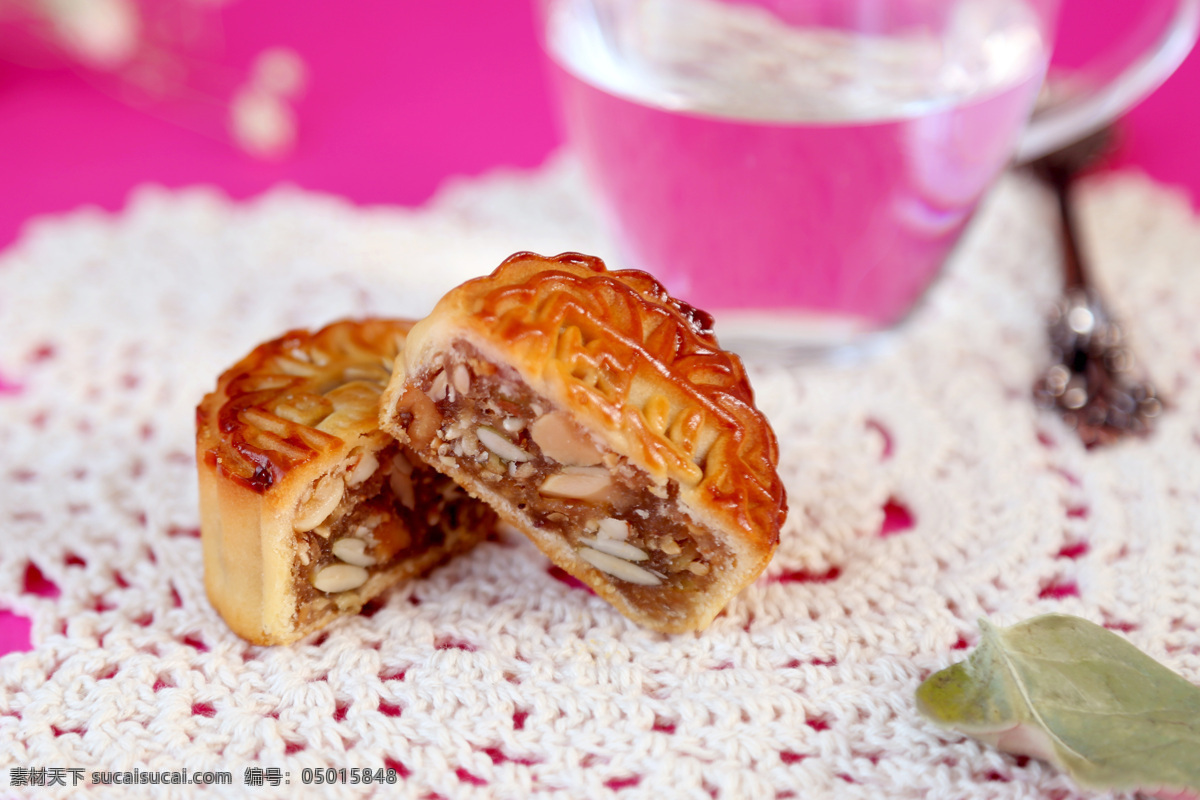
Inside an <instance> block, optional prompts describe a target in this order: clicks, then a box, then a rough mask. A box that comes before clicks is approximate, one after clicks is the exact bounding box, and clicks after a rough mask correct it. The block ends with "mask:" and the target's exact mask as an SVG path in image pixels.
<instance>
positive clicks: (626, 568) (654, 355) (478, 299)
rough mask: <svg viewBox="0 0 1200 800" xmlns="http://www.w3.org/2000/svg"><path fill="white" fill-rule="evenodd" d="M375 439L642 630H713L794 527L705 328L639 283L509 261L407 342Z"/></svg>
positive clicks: (751, 409)
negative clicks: (483, 508)
mask: <svg viewBox="0 0 1200 800" xmlns="http://www.w3.org/2000/svg"><path fill="white" fill-rule="evenodd" d="M380 412H381V418H380V427H382V428H383V429H384V430H386V431H388V432H389V433H391V434H392V435H394V436H395V437H396V438H397V439H399V440H400V441H403V442H405V443H406V444H407V445H408V446H409V447H411V448H412V450H413V451H414V452H415V454H416V455H417V456H418V457H419V458H420V459H421V460H422V461H423V462H425V463H427V464H429V465H431V466H433V467H434V468H436V469H438V470H439V471H441V472H443V473H445V474H446V475H449V476H450V477H452V478H454V479H455V481H456V482H458V483H459V484H460V485H462V486H463V487H464V488H465V489H467V491H468V492H470V493H471V494H472V495H474V496H475V497H478V498H480V499H482V500H484V501H486V502H487V503H488V504H489V505H490V506H491V507H492V508H494V509H495V510H496V511H497V512H498V513H499V514H500V516H501V517H502V518H503V519H505V520H506V521H508V522H510V523H511V524H512V525H514V526H515V527H517V528H518V529H520V530H521V531H523V532H524V533H525V534H526V535H528V536H529V537H530V538H531V539H532V540H533V542H534V543H535V544H536V545H537V546H538V547H539V548H540V549H541V550H542V551H543V552H544V553H545V554H546V555H547V556H548V557H549V558H550V559H551V560H552V561H553V562H554V563H555V564H557V565H558V566H560V567H561V568H562V569H564V570H566V571H567V572H568V573H570V574H571V575H573V576H575V577H577V578H579V579H580V580H581V581H583V582H585V583H586V584H587V585H588V586H590V587H591V588H592V589H593V590H594V591H595V592H596V594H598V595H599V596H600V597H602V598H604V599H605V600H607V601H609V602H610V603H611V604H612V605H613V606H614V607H615V608H616V609H617V610H618V611H620V612H621V613H622V614H625V615H626V616H627V617H629V618H630V619H632V620H634V621H635V622H637V623H639V624H641V625H644V626H646V627H648V628H652V629H655V630H659V631H664V632H683V631H690V630H699V629H703V628H705V627H707V626H708V625H709V624H710V623H711V621H712V620H713V618H714V617H715V616H716V615H717V614H718V613H719V612H720V611H721V610H722V609H723V608H724V607H725V606H726V605H727V603H728V602H729V600H730V599H731V598H732V597H733V596H735V595H736V594H737V593H738V592H739V591H741V590H742V589H743V588H744V587H745V586H747V585H748V584H749V583H751V582H752V581H753V580H754V579H755V578H756V577H757V576H758V575H759V574H760V573H761V572H762V570H763V569H764V567H765V566H766V565H767V563H768V561H769V560H770V558H771V555H772V553H773V552H774V550H775V547H776V545H777V544H778V541H779V529H780V526H781V525H782V523H783V520H784V518H785V516H786V513H787V502H786V497H785V493H784V489H783V485H782V483H781V481H780V479H779V476H778V474H777V469H776V468H777V463H778V447H777V444H776V440H775V435H774V433H773V432H772V430H771V428H770V425H769V424H768V422H767V420H766V418H765V417H764V416H763V414H762V413H761V412H760V411H759V410H758V409H757V408H756V407H755V405H754V395H753V392H752V390H751V387H750V385H749V382H748V380H747V377H746V373H745V370H744V368H743V366H742V363H741V361H740V359H739V358H738V357H737V356H736V355H733V354H731V353H728V352H726V351H724V350H722V349H721V348H720V346H719V345H718V343H717V340H716V337H715V336H714V334H713V332H712V320H711V318H710V317H709V316H708V315H707V314H705V313H704V312H702V311H699V310H697V309H695V308H692V307H691V306H689V305H687V304H686V303H683V302H681V301H679V300H676V299H674V298H672V297H671V296H670V295H669V294H668V293H667V291H666V290H665V289H664V287H663V286H662V285H661V284H659V283H658V282H657V281H656V280H655V279H654V278H652V277H651V276H650V275H648V274H646V273H644V272H639V271H635V270H624V271H608V270H607V269H606V268H605V266H604V264H603V262H602V261H600V260H599V259H597V258H593V257H589V256H584V255H580V254H578V253H565V254H562V255H559V256H556V257H554V258H546V257H542V256H538V255H534V254H531V253H518V254H516V255H514V256H512V257H510V258H509V259H507V260H506V261H505V262H504V263H503V264H501V265H500V266H499V267H498V268H497V269H496V270H495V271H494V272H493V273H492V274H491V275H489V276H486V277H483V278H479V279H475V280H472V281H469V282H467V283H465V284H463V285H461V286H459V287H458V288H456V289H454V290H452V291H450V292H449V293H448V294H447V295H446V296H445V297H443V298H442V300H441V301H440V302H439V303H438V304H437V306H436V308H435V309H434V310H433V312H432V313H431V314H430V316H429V317H427V318H426V319H424V320H422V321H421V322H419V323H418V324H416V325H415V326H414V327H413V329H412V331H411V332H410V334H409V337H408V341H407V345H406V347H405V350H404V353H403V355H402V356H401V357H400V358H398V359H397V362H396V369H395V371H394V372H393V375H392V380H391V382H390V383H389V384H388V387H387V389H386V390H385V392H384V395H383V399H382V402H381V405H380Z"/></svg>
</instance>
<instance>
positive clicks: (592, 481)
mask: <svg viewBox="0 0 1200 800" xmlns="http://www.w3.org/2000/svg"><path fill="white" fill-rule="evenodd" d="M611 487H612V476H611V475H609V474H608V470H606V469H604V467H567V468H566V469H564V470H563V471H562V472H559V473H557V474H555V475H551V476H550V477H548V478H546V480H544V481H542V485H541V486H540V487H538V491H539V492H541V493H542V494H543V495H545V496H546V497H565V498H570V499H572V500H598V499H600V498H601V497H602V496H603V494H604V493H605V492H606V491H608V490H609V489H610V488H611Z"/></svg>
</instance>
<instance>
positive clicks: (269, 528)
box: [196, 320, 495, 644]
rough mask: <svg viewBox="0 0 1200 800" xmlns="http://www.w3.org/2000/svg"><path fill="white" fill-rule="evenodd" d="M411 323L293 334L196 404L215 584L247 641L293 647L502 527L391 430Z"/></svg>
mask: <svg viewBox="0 0 1200 800" xmlns="http://www.w3.org/2000/svg"><path fill="white" fill-rule="evenodd" d="M411 327H412V323H411V322H408V321H404V320H364V321H344V322H337V323H334V324H332V325H329V326H328V327H326V328H323V329H321V330H319V331H317V332H315V333H310V332H308V331H303V330H297V331H292V332H290V333H287V334H285V335H284V336H282V337H280V338H278V339H275V340H274V341H271V342H267V343H265V344H262V345H260V346H259V347H257V348H256V349H255V350H254V351H252V352H251V353H250V354H249V355H247V356H246V357H245V358H243V359H242V360H241V361H239V362H238V363H237V364H236V365H234V366H233V367H232V368H230V369H229V370H227V371H226V372H225V373H224V374H223V375H221V377H220V379H219V380H218V382H217V387H216V390H215V391H213V392H211V393H210V394H208V395H206V396H205V398H204V400H203V401H202V402H201V403H200V405H199V407H198V408H197V410H196V461H197V466H198V468H199V473H200V514H201V526H200V530H201V539H202V544H203V549H204V584H205V588H206V589H207V592H208V596H209V599H210V601H211V602H212V604H213V606H214V607H215V608H216V609H217V611H218V612H219V613H220V614H221V616H222V617H224V618H225V621H226V622H227V623H228V624H229V627H230V628H232V629H233V630H234V631H235V632H236V633H238V634H239V635H240V636H242V637H243V638H245V639H248V640H249V641H251V642H254V643H256V644H284V643H287V642H292V641H295V640H296V639H299V638H300V637H302V636H304V635H306V634H308V633H310V632H312V631H315V630H317V629H319V628H321V627H323V626H325V625H326V624H327V623H329V622H330V621H331V620H333V619H334V618H336V617H338V616H340V615H343V614H353V613H356V612H358V611H359V610H360V609H361V608H362V606H363V604H364V603H366V602H367V601H368V600H370V599H371V598H373V597H375V596H377V595H378V594H380V593H381V592H383V591H384V590H385V589H387V588H388V587H390V586H392V585H393V584H395V583H396V582H397V581H400V580H402V579H405V578H410V577H413V576H416V575H419V574H421V573H423V572H425V571H426V570H428V569H429V568H430V567H432V566H433V565H435V564H437V563H438V562H440V561H442V560H443V559H445V558H447V557H448V556H450V555H452V554H454V553H457V552H459V551H463V550H466V549H468V548H470V547H471V546H472V545H474V544H475V543H476V542H477V541H479V540H480V539H481V538H482V537H483V536H484V535H485V534H486V533H488V532H489V531H490V530H491V529H492V527H493V524H494V522H495V515H494V514H493V512H492V511H491V510H490V509H488V508H487V507H486V506H485V505H483V504H482V503H479V502H478V501H476V500H474V499H472V498H470V497H468V496H467V495H466V493H465V492H463V491H462V490H461V489H459V488H458V486H456V485H455V484H454V482H453V481H451V480H450V479H449V478H447V477H445V476H444V475H442V474H440V473H439V472H437V471H436V470H433V469H430V468H429V467H428V466H426V465H425V464H424V463H423V462H422V461H420V460H419V459H417V458H416V457H414V456H413V455H412V453H411V452H409V451H408V450H406V449H405V448H404V447H402V446H401V445H400V444H399V443H398V442H396V440H395V439H393V438H392V437H391V436H389V435H388V434H386V433H384V432H383V431H381V430H379V426H378V420H379V396H380V393H381V391H382V390H383V387H384V385H385V384H386V382H387V381H388V379H389V377H390V375H391V372H392V364H393V362H394V361H395V359H396V356H397V354H399V353H400V352H402V351H403V349H404V340H405V336H406V334H407V333H408V331H409V329H410V328H411Z"/></svg>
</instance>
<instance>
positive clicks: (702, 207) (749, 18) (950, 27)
mask: <svg viewBox="0 0 1200 800" xmlns="http://www.w3.org/2000/svg"><path fill="white" fill-rule="evenodd" d="M1164 2H1165V0H1164ZM1170 5H1172V6H1174V8H1175V10H1174V11H1173V12H1172V14H1173V16H1171V17H1170V21H1169V22H1168V23H1167V24H1166V26H1165V29H1164V30H1163V31H1161V32H1160V33H1159V35H1158V36H1157V38H1156V40H1155V41H1154V42H1153V44H1152V45H1151V46H1150V47H1149V48H1147V49H1145V50H1143V51H1142V52H1141V53H1139V54H1138V55H1137V56H1136V57H1134V58H1132V59H1130V60H1128V62H1127V63H1125V64H1123V65H1122V68H1121V69H1120V70H1118V71H1116V72H1115V74H1112V75H1106V76H1105V78H1106V79H1105V80H1104V81H1103V82H1099V81H1091V82H1089V81H1088V80H1087V79H1088V77H1089V75H1088V74H1087V73H1083V74H1082V75H1080V76H1076V80H1074V81H1072V82H1071V85H1072V86H1074V87H1085V88H1083V89H1078V88H1076V89H1075V90H1074V91H1072V92H1071V93H1069V94H1068V95H1067V96H1066V97H1065V98H1062V99H1060V100H1059V102H1057V103H1056V104H1055V105H1054V106H1053V107H1050V108H1047V109H1045V110H1041V111H1039V113H1038V114H1037V116H1036V117H1035V118H1034V119H1033V121H1030V115H1031V110H1032V109H1033V108H1034V102H1035V99H1037V97H1038V93H1039V89H1040V88H1041V86H1042V83H1043V79H1044V77H1045V74H1046V68H1047V63H1048V62H1049V58H1050V51H1051V46H1052V42H1053V39H1054V26H1055V20H1056V17H1057V14H1058V3H1057V1H1056V0H540V11H541V20H542V23H543V44H544V47H545V50H546V52H547V53H548V55H549V56H550V60H551V62H552V65H553V67H552V70H553V73H554V81H555V83H556V85H557V88H558V94H559V99H560V101H561V106H562V113H563V116H564V119H565V123H566V128H567V133H568V138H569V140H570V142H571V143H572V145H573V146H574V148H575V149H576V151H577V152H578V153H579V155H580V157H581V158H582V159H583V162H584V166H585V168H586V170H587V174H588V176H589V178H590V180H591V182H592V184H593V185H594V187H595V188H596V190H597V191H598V194H599V196H600V198H601V200H602V205H603V208H604V211H605V213H606V214H607V216H608V219H609V222H610V223H611V228H612V230H613V232H614V233H615V235H616V237H617V242H618V246H619V247H620V249H621V252H620V261H621V264H620V266H627V267H636V268H639V269H644V270H646V271H648V272H651V273H653V274H654V275H655V276H657V277H658V278H659V279H660V280H662V281H663V282H664V283H665V284H666V285H667V286H668V288H669V289H671V290H672V292H673V293H675V294H677V295H678V296H680V297H682V298H684V299H686V300H688V301H689V302H691V303H693V304H694V305H696V306H698V307H700V308H704V309H705V310H707V311H709V312H711V313H712V314H713V315H714V317H715V318H716V320H717V331H718V334H719V335H720V337H721V339H722V342H723V343H724V344H726V346H731V347H733V348H734V349H736V350H739V351H741V352H742V354H743V355H744V356H747V357H750V358H755V357H758V356H763V357H766V358H770V359H773V360H778V359H794V358H796V357H805V356H811V355H813V354H828V353H829V352H831V350H836V349H839V348H844V347H860V346H862V345H863V344H864V343H865V342H870V341H873V340H877V339H878V335H879V334H880V333H881V332H887V331H890V330H892V329H893V328H894V327H895V326H896V325H897V324H898V323H900V322H901V321H903V320H904V319H905V318H906V316H907V315H908V314H909V313H910V311H912V309H913V308H914V306H915V305H916V303H917V302H918V300H919V299H920V298H921V296H922V295H923V294H924V293H925V291H926V290H927V289H928V288H929V286H930V284H931V283H932V282H933V281H934V279H935V278H936V277H937V275H938V273H939V272H940V271H941V268H942V265H943V263H944V261H945V260H946V258H947V255H948V254H949V253H950V251H951V249H952V248H953V246H954V244H955V242H956V241H957V240H958V238H959V235H960V234H961V233H962V231H963V228H964V227H965V226H966V224H967V222H968V221H969V220H970V218H971V215H972V212H973V211H974V210H975V208H976V206H977V204H978V202H979V200H980V197H981V196H982V195H983V193H984V192H985V190H986V189H987V188H988V187H989V186H990V185H991V184H992V183H993V182H994V180H995V179H996V177H997V176H998V174H999V173H1000V171H1001V170H1002V169H1003V168H1004V166H1005V165H1006V164H1008V163H1009V162H1010V161H1011V160H1012V158H1013V156H1014V154H1017V153H1019V155H1020V156H1021V157H1023V158H1029V157H1033V156H1036V155H1038V154H1040V153H1043V152H1046V151H1048V150H1050V149H1053V148H1054V147H1056V146H1058V145H1060V144H1063V143H1065V142H1067V141H1069V140H1071V139H1073V138H1075V137H1078V136H1081V135H1083V134H1085V133H1087V132H1089V131H1090V130H1092V129H1094V128H1096V127H1099V126H1100V125H1102V124H1104V123H1106V122H1108V121H1109V120H1111V119H1112V118H1113V117H1115V116H1116V115H1117V114H1119V113H1120V112H1121V111H1123V110H1124V109H1126V108H1128V107H1129V106H1130V105H1132V104H1133V103H1134V102H1136V101H1137V100H1138V99H1140V98H1141V97H1142V96H1144V95H1145V94H1146V93H1147V92H1149V91H1151V90H1152V89H1153V88H1155V87H1156V86H1157V85H1158V84H1159V83H1160V82H1161V81H1162V80H1163V79H1164V78H1165V77H1166V76H1167V75H1169V74H1170V72H1171V71H1172V70H1174V68H1175V67H1176V66H1177V65H1178V64H1179V62H1180V61H1182V59H1183V58H1184V56H1185V55H1186V54H1187V52H1188V51H1189V50H1190V48H1191V46H1192V43H1193V42H1194V40H1195V38H1196V30H1197V25H1198V20H1200V0H1177V2H1171V3H1170ZM1146 6H1147V7H1151V6H1154V7H1156V8H1157V9H1158V10H1160V11H1161V9H1162V7H1163V4H1162V3H1155V2H1148V3H1146Z"/></svg>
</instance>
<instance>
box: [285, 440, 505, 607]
mask: <svg viewBox="0 0 1200 800" xmlns="http://www.w3.org/2000/svg"><path fill="white" fill-rule="evenodd" d="M381 436H382V435H381ZM373 444H375V445H378V442H375V443H373ZM465 499H466V492H464V491H463V490H462V489H461V488H460V487H459V486H458V485H457V484H455V483H454V482H453V481H452V480H450V479H449V478H447V477H445V476H443V475H441V474H439V473H437V472H436V471H435V470H432V469H430V468H429V467H427V466H425V465H424V464H421V463H420V462H419V461H417V460H416V458H415V457H413V456H411V454H406V453H405V452H404V451H403V450H402V449H401V448H400V446H399V445H398V444H396V443H395V442H393V441H390V440H389V443H388V444H386V445H385V446H383V447H381V448H378V449H376V448H375V447H373V446H370V445H368V446H363V447H360V448H356V449H355V450H354V451H352V452H351V454H350V456H349V457H348V458H347V459H346V460H345V462H344V463H343V465H342V468H341V469H339V470H336V471H334V472H331V473H329V474H328V475H325V476H324V477H322V478H321V479H320V480H318V481H316V482H315V483H314V484H313V486H312V488H311V489H310V490H309V491H308V492H306V493H305V495H303V496H302V497H301V499H300V502H299V504H298V506H297V510H296V517H295V523H294V528H295V535H296V540H297V542H296V544H297V547H296V552H297V563H296V565H295V568H294V569H295V573H296V581H295V583H296V594H297V600H298V601H299V602H298V604H299V605H300V606H301V607H304V606H305V605H307V604H308V602H309V601H312V600H314V599H316V598H319V597H321V596H322V595H324V596H330V595H334V596H336V595H339V594H341V593H343V592H350V591H353V590H355V589H358V588H360V587H361V586H362V585H363V584H365V583H366V582H367V579H368V578H370V576H371V575H372V574H373V573H374V572H378V571H384V570H387V569H389V568H391V567H393V566H394V565H395V564H396V563H398V562H399V561H401V560H404V559H409V558H412V557H414V556H418V555H419V554H421V553H423V552H425V551H427V550H430V549H432V548H435V547H440V546H441V545H443V544H447V543H448V542H449V541H450V540H452V539H453V537H455V536H456V535H457V534H458V533H459V532H461V531H465V530H471V529H472V528H474V527H476V526H478V525H482V524H484V523H485V520H484V516H485V512H484V511H483V510H482V508H481V507H480V506H479V504H477V503H474V502H465V503H464V502H462V501H463V500H465Z"/></svg>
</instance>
